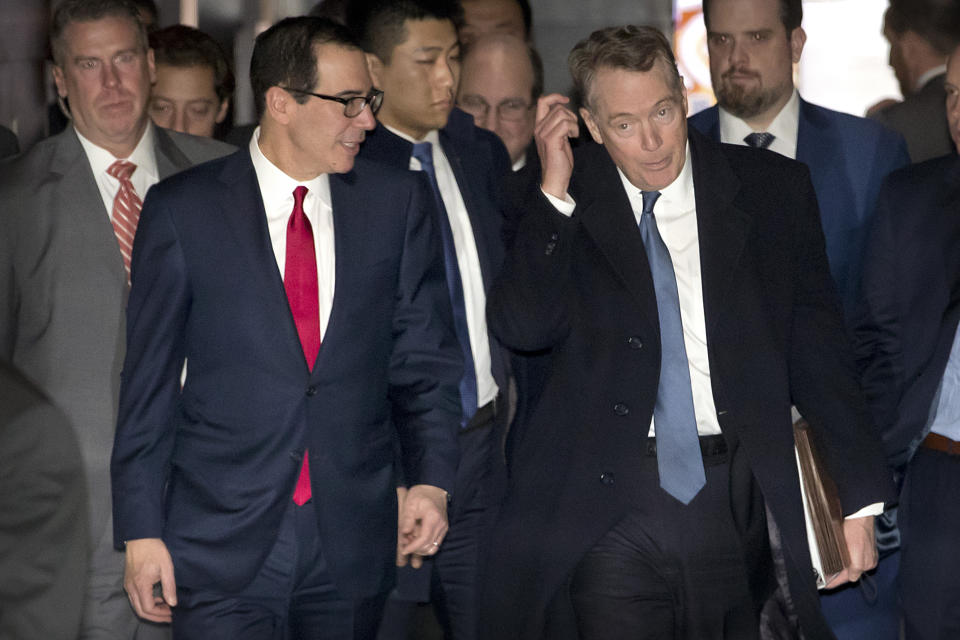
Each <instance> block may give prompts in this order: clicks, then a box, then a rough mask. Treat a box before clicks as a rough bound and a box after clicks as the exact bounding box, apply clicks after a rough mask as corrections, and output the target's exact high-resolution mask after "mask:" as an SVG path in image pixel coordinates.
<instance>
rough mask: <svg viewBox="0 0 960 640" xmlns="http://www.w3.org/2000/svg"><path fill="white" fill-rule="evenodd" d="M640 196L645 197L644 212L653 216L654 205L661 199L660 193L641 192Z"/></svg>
mask: <svg viewBox="0 0 960 640" xmlns="http://www.w3.org/2000/svg"><path fill="white" fill-rule="evenodd" d="M640 195H641V196H642V197H643V212H644V213H645V214H650V215H653V205H654V204H656V202H657V198H659V197H660V192H659V191H641V192H640Z"/></svg>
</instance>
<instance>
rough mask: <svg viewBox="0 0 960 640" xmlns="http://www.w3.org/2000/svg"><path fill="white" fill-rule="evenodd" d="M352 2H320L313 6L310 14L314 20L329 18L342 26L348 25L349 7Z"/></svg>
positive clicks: (322, 0)
mask: <svg viewBox="0 0 960 640" xmlns="http://www.w3.org/2000/svg"><path fill="white" fill-rule="evenodd" d="M349 4H350V0H320V2H318V3H317V4H315V5H313V8H312V9H310V13H308V14H307V15H311V16H313V17H314V18H329V19H330V20H333V21H334V22H337V23H340V24H343V25H345V24H347V6H348V5H349Z"/></svg>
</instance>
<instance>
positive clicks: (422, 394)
mask: <svg viewBox="0 0 960 640" xmlns="http://www.w3.org/2000/svg"><path fill="white" fill-rule="evenodd" d="M418 178H419V177H418ZM415 183H416V187H415V188H413V189H412V190H411V195H410V199H409V201H408V202H407V203H406V211H405V215H406V220H407V228H406V238H405V242H404V249H403V257H402V259H401V264H400V273H399V276H398V290H397V304H396V310H395V312H394V317H393V328H394V336H395V338H394V345H393V353H392V356H391V359H390V393H391V401H392V405H393V417H394V422H395V424H396V425H397V429H398V431H399V434H400V444H401V449H402V454H401V455H402V462H403V465H402V471H403V478H402V481H401V483H405V484H408V485H415V484H428V485H433V486H435V487H440V488H442V489H444V490H445V491H447V492H448V493H452V492H453V484H454V479H455V477H456V469H457V456H458V449H457V446H458V445H457V428H458V425H459V422H460V413H461V409H460V395H459V391H458V388H459V382H460V377H461V376H462V374H463V355H462V352H461V350H460V346H459V344H458V343H457V341H456V334H455V333H454V330H453V317H452V311H451V309H450V298H449V295H448V293H447V288H446V278H445V275H444V271H443V262H442V260H443V253H442V251H441V248H440V239H439V238H440V236H439V233H438V232H437V230H436V227H435V224H434V222H433V221H434V220H435V213H434V209H433V204H432V202H433V196H432V194H430V193H429V192H428V191H427V189H428V188H429V187H428V186H427V183H426V181H425V180H422V179H417V180H416V181H415Z"/></svg>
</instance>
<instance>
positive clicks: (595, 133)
mask: <svg viewBox="0 0 960 640" xmlns="http://www.w3.org/2000/svg"><path fill="white" fill-rule="evenodd" d="M580 117H581V118H583V121H584V122H585V123H587V129H588V130H589V131H590V137H592V138H593V141H594V142H596V143H597V144H603V135H601V134H600V127H599V126H597V123H596V121H595V120H594V119H593V114H592V113H590V110H589V109H587V108H586V107H580Z"/></svg>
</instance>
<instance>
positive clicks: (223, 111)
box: [214, 99, 230, 124]
mask: <svg viewBox="0 0 960 640" xmlns="http://www.w3.org/2000/svg"><path fill="white" fill-rule="evenodd" d="M229 110H230V100H229V99H228V100H224V101H223V102H221V103H220V108H219V109H218V110H217V118H216V119H215V120H214V122H216V123H217V124H220V123H221V122H223V119H224V118H226V117H227V111H229Z"/></svg>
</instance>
